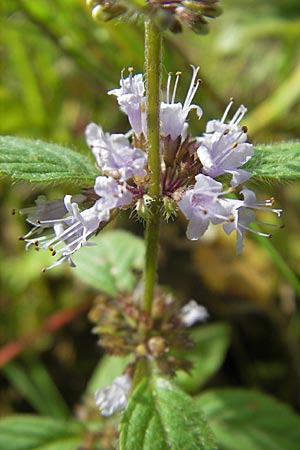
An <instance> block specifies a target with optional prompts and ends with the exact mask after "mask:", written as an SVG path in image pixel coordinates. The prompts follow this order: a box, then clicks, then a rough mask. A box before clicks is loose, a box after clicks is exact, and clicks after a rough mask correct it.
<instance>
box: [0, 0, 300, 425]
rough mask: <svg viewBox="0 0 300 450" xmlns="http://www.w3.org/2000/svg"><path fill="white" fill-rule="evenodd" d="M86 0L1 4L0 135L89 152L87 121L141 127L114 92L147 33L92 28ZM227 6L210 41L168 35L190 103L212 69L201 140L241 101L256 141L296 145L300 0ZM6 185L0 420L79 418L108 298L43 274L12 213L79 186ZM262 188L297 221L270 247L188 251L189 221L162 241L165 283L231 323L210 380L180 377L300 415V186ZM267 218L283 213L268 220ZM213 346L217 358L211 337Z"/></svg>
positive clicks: (218, 241) (204, 245) (129, 225)
mask: <svg viewBox="0 0 300 450" xmlns="http://www.w3.org/2000/svg"><path fill="white" fill-rule="evenodd" d="M84 3H85V2H83V0H82V1H81V0H51V1H50V0H43V1H41V2H34V1H30V0H27V1H26V0H10V1H9V2H3V4H2V7H1V8H2V10H1V19H2V23H1V30H2V34H1V41H2V52H1V53H2V55H1V72H2V84H1V87H0V98H1V109H2V111H1V122H0V134H11V135H16V136H23V137H27V138H33V137H34V138H40V139H44V140H48V141H50V142H55V143H59V144H66V145H68V146H70V147H72V146H75V147H76V148H79V151H80V153H87V151H88V150H87V148H86V144H85V142H84V128H85V125H86V124H87V123H88V122H90V121H95V122H97V123H101V124H102V125H103V127H104V129H106V130H109V131H111V132H116V131H125V130H127V129H128V124H127V123H126V118H125V116H123V115H122V114H121V113H116V111H117V108H116V102H115V99H113V98H111V97H109V96H107V95H106V91H107V90H108V89H111V88H113V87H115V86H116V85H117V84H118V79H119V72H120V70H121V69H122V68H123V67H129V66H133V67H134V68H135V69H136V71H137V72H138V71H142V70H143V30H142V27H141V25H140V24H138V23H137V24H133V25H132V26H130V27H128V26H127V25H126V24H124V23H118V24H116V23H108V24H106V25H103V26H99V25H97V24H94V23H93V22H92V21H91V18H90V15H89V13H88V11H87V10H86V8H85V4H84ZM222 6H223V10H224V14H223V16H221V17H220V18H219V19H218V20H216V21H215V22H214V23H212V24H211V33H210V34H209V35H208V36H205V37H200V38H199V37H197V36H195V35H193V34H192V33H190V32H187V33H185V34H184V36H183V35H179V36H171V35H169V34H168V35H167V36H166V49H165V52H164V72H165V75H167V72H168V71H173V72H175V71H177V70H181V71H182V72H183V76H182V79H181V81H180V85H179V91H178V96H179V97H180V98H183V96H184V94H185V92H186V89H187V86H188V84H189V80H190V72H191V69H190V68H189V65H190V64H191V63H192V64H195V65H198V64H199V65H200V67H201V69H200V70H201V77H202V79H203V81H204V83H203V86H202V87H201V88H200V90H199V91H198V94H197V101H198V102H199V103H200V104H201V106H202V107H203V110H204V120H201V121H200V122H198V121H197V119H196V118H195V117H192V118H191V126H192V129H193V131H194V134H200V133H201V132H202V131H203V129H204V124H205V122H206V120H208V119H211V118H213V117H220V115H221V114H222V111H223V109H224V108H225V106H226V104H227V102H228V99H229V98H230V97H231V96H233V95H234V97H235V98H236V102H237V104H240V103H244V104H245V105H247V107H248V110H249V113H248V115H247V117H246V123H247V125H248V127H249V132H250V136H251V139H252V142H253V143H266V144H268V143H272V142H275V141H281V140H290V139H299V135H300V119H299V118H300V58H299V56H300V54H299V53H300V49H299V39H300V6H299V2H298V1H297V0H288V1H286V2H282V1H281V0H274V1H268V0H265V1H264V2H261V1H259V0H244V1H243V5H242V7H241V2H239V1H238V0H223V1H222ZM20 151H22V149H20ZM0 183H1V184H0V196H1V210H0V214H1V225H0V226H1V240H2V245H1V250H0V256H1V262H0V274H1V275H0V277H1V283H2V285H3V288H2V290H1V306H0V307H1V316H0V317H1V318H0V321H1V323H0V325H1V326H0V343H1V345H3V346H4V345H5V344H7V343H11V345H10V347H5V348H4V350H5V351H2V352H0V363H1V362H2V364H4V362H7V361H8V360H9V359H10V363H9V364H7V365H5V366H4V369H3V371H2V376H1V387H0V398H1V404H0V415H3V416H6V415H7V414H9V413H11V412H18V413H24V412H31V411H39V412H43V413H45V414H50V415H51V414H52V415H54V416H55V417H59V416H63V415H64V414H67V412H66V411H68V408H70V409H72V410H77V411H78V410H80V411H81V413H82V410H81V409H80V408H78V405H79V402H80V401H81V393H82V392H83V390H84V387H85V384H86V382H87V380H88V378H89V377H90V374H91V373H92V371H93V368H94V366H95V365H96V363H97V359H99V358H100V356H101V350H100V349H99V348H98V347H97V345H96V340H95V338H94V337H93V335H92V334H91V331H90V330H91V324H90V322H89V321H88V319H87V317H86V314H85V311H87V310H88V308H89V306H90V305H91V302H92V300H93V298H94V297H95V295H96V291H95V290H94V287H93V283H92V284H91V285H90V286H87V285H86V284H84V283H83V282H82V281H81V280H80V279H78V278H77V277H76V269H75V270H72V269H69V268H68V267H65V266H60V267H59V268H56V269H54V270H53V271H50V272H48V273H47V274H46V275H41V273H40V269H41V267H43V266H45V265H47V264H48V262H47V260H49V257H48V255H43V254H42V253H38V254H37V253H36V252H33V251H30V252H26V253H25V252H24V251H23V246H22V244H21V243H20V242H18V240H17V236H19V235H21V234H23V233H24V232H25V230H26V225H25V224H24V223H23V221H22V219H20V218H18V217H12V216H11V215H10V211H11V209H12V208H16V209H17V208H20V207H25V206H29V205H31V204H32V203H33V201H34V199H35V198H36V197H37V195H38V194H40V193H44V192H45V191H47V194H48V196H50V197H51V198H56V197H58V196H61V195H62V194H63V193H65V192H68V193H72V192H75V191H76V185H75V186H69V185H68V186H65V185H64V184H62V185H60V186H59V187H52V186H51V185H50V186H49V184H48V185H46V186H45V185H43V184H39V185H36V186H32V185H29V184H26V183H18V184H13V188H11V180H7V179H3V180H1V181H0ZM49 187H50V188H51V189H49ZM255 189H256V190H260V192H261V196H262V197H265V196H274V197H275V198H276V200H277V204H276V206H278V207H283V208H284V211H285V213H284V218H283V222H284V225H285V228H284V229H282V230H276V231H275V232H274V237H273V239H272V241H268V240H255V239H254V238H253V236H251V237H248V238H247V239H246V245H245V250H244V253H243V255H242V256H240V257H236V256H235V252H234V245H235V244H234V239H231V238H228V237H227V236H224V235H223V234H222V233H219V232H218V231H216V232H211V233H210V234H208V235H207V236H206V237H205V238H204V239H202V240H201V242H198V243H194V242H192V243H191V242H188V241H187V239H186V238H185V223H184V221H183V220H182V219H181V220H178V221H177V222H176V223H174V224H169V225H168V226H167V227H168V228H166V227H165V228H164V229H163V232H162V233H163V235H162V247H161V255H160V279H161V282H162V283H163V284H165V285H169V286H172V288H174V289H175V290H176V292H177V293H178V296H179V298H180V299H181V300H182V302H183V303H184V302H186V301H187V300H188V299H189V298H196V299H197V300H198V301H199V302H201V303H203V304H204V305H205V306H207V308H208V310H209V311H210V313H211V320H212V321H213V322H214V321H223V322H226V325H224V326H225V328H224V327H223V328H222V327H221V328H216V329H215V330H216V331H215V333H214V332H213V331H212V330H211V329H209V328H208V331H207V339H206V341H208V342H210V343H211V344H210V345H211V346H212V349H213V354H214V355H216V357H215V361H209V360H206V359H205V356H203V358H204V360H205V361H208V362H207V364H206V367H208V368H207V369H206V370H207V373H208V375H212V374H215V370H216V369H217V368H218V367H220V370H219V371H218V372H217V374H215V375H214V376H213V378H210V379H209V378H207V377H205V376H204V378H203V379H202V378H201V377H200V375H199V379H197V377H196V379H195V378H193V379H192V380H190V382H188V381H187V380H182V383H185V384H188V385H189V386H190V387H189V388H188V389H190V390H191V391H192V392H199V391H200V389H202V388H203V387H207V386H209V387H218V386H219V387H223V386H235V387H243V388H249V387H251V388H256V389H260V390H263V391H265V392H266V393H271V394H273V395H275V396H276V397H277V398H278V399H281V400H283V401H285V402H287V403H289V404H290V405H291V406H292V407H294V408H296V409H299V406H300V373H299V371H300V359H299V358H300V357H299V340H300V326H299V312H298V296H299V293H300V289H299V286H300V285H299V281H298V280H299V276H300V233H299V217H300V203H299V196H300V186H299V184H298V183H290V184H288V183H285V184H284V185H282V184H279V183H277V182H272V183H269V182H267V181H266V180H262V181H261V182H257V185H256V186H255ZM261 220H266V221H268V220H270V218H269V217H268V216H263V215H262V216H261ZM116 225H117V226H121V225H122V227H125V228H126V229H130V230H131V231H133V232H134V233H135V234H137V235H142V233H143V226H142V225H141V224H139V223H136V222H134V221H129V220H128V219H127V218H126V217H125V216H121V217H120V218H119V219H118V223H115V224H114V225H113V226H116ZM137 264H138V263H137ZM51 320H52V321H51ZM228 329H231V333H230V336H231V339H229V332H228ZM224 330H225V331H224ZM202 334H205V329H204V330H203V332H202ZM211 334H212V335H213V336H212V337H211ZM218 336H219V341H218ZM201 339H203V342H204V344H203V345H202V346H201V349H202V352H204V353H205V348H206V347H205V336H202V337H201ZM227 340H228V346H227V345H225V346H224V342H226V341H227ZM229 342H230V343H229ZM12 344H13V345H12ZM203 349H204V350H203ZM214 349H217V350H214ZM227 350H228V351H227ZM226 351H227V352H226ZM208 354H209V351H208ZM12 356H15V358H12ZM1 358H2V359H1ZM211 367H213V369H211ZM54 383H55V385H56V386H57V387H58V390H57V391H56V388H54ZM54 391H55V393H54ZM47 392H48V395H50V396H51V398H54V399H56V400H55V402H54V404H55V405H56V406H54V411H50V412H49V411H45V404H47ZM49 392H51V394H49ZM59 392H63V396H64V400H63V399H62V398H61V394H60V393H59ZM147 395H148V394H147ZM204 395H206V394H204ZM45 396H46V398H45ZM224 396H225V397H226V392H225V393H224ZM204 398H205V397H204ZM206 399H207V402H208V404H209V401H211V402H213V400H214V398H213V396H211V397H209V394H207V397H206ZM238 400H239V398H238ZM242 400H243V399H242ZM81 408H82V406H81ZM78 414H79V413H78ZM49 426H50V425H49ZM51 426H52V425H51Z"/></svg>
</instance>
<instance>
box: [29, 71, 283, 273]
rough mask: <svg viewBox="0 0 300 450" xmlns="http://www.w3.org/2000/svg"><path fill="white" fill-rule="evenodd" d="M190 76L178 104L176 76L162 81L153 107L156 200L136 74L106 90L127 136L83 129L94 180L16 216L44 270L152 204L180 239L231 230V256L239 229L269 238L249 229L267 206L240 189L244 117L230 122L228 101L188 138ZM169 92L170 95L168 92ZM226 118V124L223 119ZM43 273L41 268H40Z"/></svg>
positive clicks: (245, 157) (244, 175)
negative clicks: (124, 214) (160, 97)
mask: <svg viewBox="0 0 300 450" xmlns="http://www.w3.org/2000/svg"><path fill="white" fill-rule="evenodd" d="M192 70H193V75H192V80H191V83H190V87H189V89H188V91H187V94H186V98H185V100H184V102H183V103H181V102H176V91H177V86H178V83H179V81H180V77H181V73H180V72H177V73H176V75H175V80H174V82H173V75H172V74H171V73H170V74H169V75H168V80H167V87H166V95H165V100H164V101H162V102H161V105H160V121H161V128H160V136H161V139H160V154H161V196H160V198H155V199H154V198H152V197H151V196H150V195H149V179H150V171H149V168H148V165H147V157H148V155H147V120H146V118H147V102H146V95H145V83H144V79H143V75H142V74H137V75H134V74H133V70H132V69H131V68H130V69H129V76H128V77H127V78H124V70H123V71H122V72H121V78H120V87H119V88H117V89H113V90H111V91H109V94H110V95H113V96H115V97H116V98H117V101H118V104H119V107H120V109H121V111H122V112H123V113H125V114H126V115H127V116H128V120H129V123H130V125H131V130H130V131H129V132H128V133H127V134H125V135H124V134H109V133H105V132H104V131H103V129H102V128H101V127H100V126H98V125H96V124H94V123H91V124H89V125H88V126H87V128H86V140H87V144H88V146H89V148H90V149H91V151H92V153H93V155H94V157H95V160H96V163H97V166H98V168H99V176H98V177H96V179H95V182H94V186H93V187H90V188H88V189H85V190H84V191H83V192H82V193H81V194H80V195H75V196H71V195H65V197H64V198H63V199H61V200H54V201H48V200H46V199H45V198H44V197H39V198H38V199H37V200H36V206H35V207H32V208H25V209H23V210H21V211H20V212H21V213H23V214H25V215H26V216H27V221H28V222H29V223H30V224H31V225H32V229H31V230H30V231H29V232H28V233H27V234H26V235H25V236H23V237H22V238H21V239H23V240H24V241H25V243H26V248H28V247H30V246H33V247H35V248H36V249H48V250H49V251H50V252H51V254H52V255H53V256H57V259H56V260H55V262H54V263H53V264H52V265H50V267H48V268H47V269H49V268H52V267H54V266H56V265H57V264H60V263H61V262H64V261H66V262H68V263H69V264H70V265H74V263H73V261H72V255H73V254H74V252H76V251H77V250H79V249H80V248H81V247H82V246H86V245H90V242H89V239H90V238H91V237H92V236H94V235H95V234H96V233H97V232H98V231H99V230H101V229H102V228H103V227H104V226H105V225H106V224H107V223H108V222H109V221H111V220H112V219H113V218H114V217H115V216H116V215H117V213H118V211H119V210H121V209H123V210H124V209H130V210H135V211H136V213H137V215H138V216H139V217H141V218H142V219H147V217H148V215H149V214H151V213H152V204H153V202H154V201H155V203H156V204H160V206H161V211H162V213H163V215H164V217H165V218H166V219H167V220H168V219H169V218H170V217H173V216H175V215H176V213H177V211H178V210H180V211H181V212H182V213H183V215H184V216H185V217H186V219H187V220H188V227H187V237H188V238H189V239H192V240H196V239H199V238H200V237H201V236H203V234H204V233H205V231H206V230H207V228H208V226H209V225H210V224H213V225H217V224H222V225H223V229H224V231H225V232H226V233H227V234H230V233H232V232H233V231H236V234H237V245H236V250H237V253H240V252H241V250H242V248H243V237H244V233H245V231H246V230H249V231H251V232H254V233H258V234H261V235H263V236H266V237H270V236H271V235H270V234H267V233H261V232H260V231H256V230H255V229H253V228H252V227H251V224H253V223H255V215H256V210H269V211H271V212H273V213H275V214H277V215H278V216H280V214H281V210H280V209H275V208H273V203H274V199H272V198H271V199H269V200H266V201H263V202H260V201H257V200H256V195H255V193H254V192H253V191H251V190H249V189H248V188H246V187H245V186H244V183H245V182H246V181H247V180H248V179H249V178H250V177H251V173H250V172H248V171H247V170H245V169H244V168H242V166H243V165H244V164H245V163H247V162H248V161H249V160H250V158H251V157H252V156H253V154H254V149H253V146H252V144H250V143H249V142H247V139H248V136H247V127H245V126H241V121H242V120H243V118H244V115H245V113H246V111H247V110H246V108H245V106H243V105H241V106H240V107H239V108H238V109H237V110H236V112H235V113H234V114H233V115H231V110H232V108H233V105H234V100H233V99H230V102H229V104H228V106H227V108H226V110H225V112H224V114H223V116H222V118H221V119H220V120H210V121H209V122H208V123H207V125H206V129H205V133H204V134H203V135H202V136H197V137H192V136H191V135H190V134H189V132H188V122H187V117H188V115H189V113H190V111H191V110H193V109H194V110H195V111H196V114H197V116H198V118H199V119H200V118H201V116H202V109H201V108H200V106H199V105H197V104H193V103H192V102H193V99H194V97H195V95H196V92H197V90H198V88H199V86H200V84H201V83H200V80H199V79H198V78H197V75H198V70H199V68H198V67H194V66H192ZM172 85H173V88H172ZM230 115H231V116H232V117H231V119H228V117H229V116H230ZM45 270H46V269H45Z"/></svg>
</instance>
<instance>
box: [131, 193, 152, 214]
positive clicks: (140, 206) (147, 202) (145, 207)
mask: <svg viewBox="0 0 300 450" xmlns="http://www.w3.org/2000/svg"><path fill="white" fill-rule="evenodd" d="M152 202H153V198H152V197H150V195H148V194H146V195H144V196H143V197H142V198H140V199H138V200H137V202H136V206H135V208H136V212H137V213H138V215H139V217H141V219H143V220H147V219H148V218H149V216H150V215H151V214H152V213H151V203H152Z"/></svg>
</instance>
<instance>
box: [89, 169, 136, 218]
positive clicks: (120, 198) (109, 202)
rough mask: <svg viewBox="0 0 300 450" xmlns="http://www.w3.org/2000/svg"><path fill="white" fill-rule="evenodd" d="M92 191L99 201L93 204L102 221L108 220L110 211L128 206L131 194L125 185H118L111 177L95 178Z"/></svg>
mask: <svg viewBox="0 0 300 450" xmlns="http://www.w3.org/2000/svg"><path fill="white" fill-rule="evenodd" d="M94 190H95V192H96V194H97V195H99V197H100V199H99V200H97V201H96V203H95V205H94V206H95V209H96V211H99V214H100V215H101V218H102V220H106V221H107V220H109V216H110V211H111V210H112V209H114V208H121V207H123V206H128V205H130V203H131V201H132V193H131V192H130V191H129V190H128V186H127V184H126V183H118V182H117V181H116V180H114V179H113V178H111V177H97V178H96V180H95V185H94Z"/></svg>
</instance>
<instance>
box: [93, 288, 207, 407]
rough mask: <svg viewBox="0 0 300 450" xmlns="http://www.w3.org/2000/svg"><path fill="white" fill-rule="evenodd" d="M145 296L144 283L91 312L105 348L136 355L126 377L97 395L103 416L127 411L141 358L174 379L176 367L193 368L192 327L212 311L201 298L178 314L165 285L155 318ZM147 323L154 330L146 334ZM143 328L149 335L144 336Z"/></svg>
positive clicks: (155, 303)
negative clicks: (145, 307)
mask: <svg viewBox="0 0 300 450" xmlns="http://www.w3.org/2000/svg"><path fill="white" fill-rule="evenodd" d="M141 293H142V286H141V285H138V286H137V287H136V289H135V290H134V292H133V293H132V294H131V295H129V294H125V293H124V294H122V295H119V296H118V297H117V298H108V297H105V296H100V297H98V298H97V299H96V304H95V306H94V307H93V308H92V310H91V311H90V313H89V317H90V319H91V320H92V321H93V322H94V323H95V327H94V328H93V332H94V333H95V334H97V335H99V336H100V339H99V344H100V345H101V346H102V347H103V348H104V349H105V350H106V352H107V353H108V354H111V355H112V354H113V355H126V354H131V355H133V356H134V360H133V362H132V363H131V364H130V365H129V366H128V367H127V368H126V371H125V373H123V374H122V375H121V376H118V377H117V378H115V379H114V380H113V381H112V384H111V385H110V386H106V387H105V388H102V389H99V390H97V391H96V393H95V399H96V404H97V406H98V407H99V410H100V413H101V414H102V415H103V416H110V415H112V414H113V413H115V412H116V411H119V410H122V409H124V408H125V406H126V404H127V398H128V392H129V391H130V389H131V380H132V376H133V373H134V366H135V362H136V361H137V360H138V359H140V358H143V359H146V360H148V361H154V360H155V362H156V364H157V366H158V367H159V369H160V370H161V371H162V372H163V373H165V374H168V375H174V374H175V371H176V369H183V370H186V371H189V370H190V369H191V367H192V365H191V363H190V362H189V361H188V360H187V359H185V357H183V355H186V352H187V350H188V349H190V348H191V347H192V346H193V340H192V338H191V336H190V335H189V334H188V333H187V328H189V327H191V326H193V325H194V324H196V323H197V322H204V321H206V320H207V319H208V317H209V314H208V312H207V310H206V308H205V307H204V306H201V305H199V304H198V303H197V302H196V301H195V300H190V301H189V302H188V303H187V304H186V305H184V306H183V307H182V308H181V309H179V310H178V303H177V301H176V299H175V298H174V297H173V296H172V295H171V294H167V293H165V292H164V291H163V290H162V289H161V288H159V287H156V289H155V295H154V300H153V309H152V316H151V315H150V314H147V313H146V312H145V311H143V309H142V308H141V298H140V297H141ZM147 324H148V325H149V324H150V325H151V328H150V329H148V330H147V331H146V326H147ZM141 328H142V329H143V332H142V333H139V331H140V330H141ZM144 328H145V329H144Z"/></svg>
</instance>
